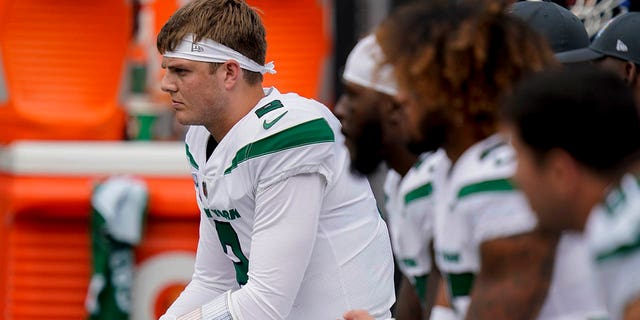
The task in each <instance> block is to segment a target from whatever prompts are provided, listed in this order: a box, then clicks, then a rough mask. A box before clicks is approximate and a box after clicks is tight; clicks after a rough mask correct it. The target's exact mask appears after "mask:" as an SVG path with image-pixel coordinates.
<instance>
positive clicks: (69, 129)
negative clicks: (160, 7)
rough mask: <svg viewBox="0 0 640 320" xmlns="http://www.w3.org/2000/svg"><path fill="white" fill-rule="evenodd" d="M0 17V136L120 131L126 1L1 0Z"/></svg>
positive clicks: (111, 134)
mask: <svg viewBox="0 0 640 320" xmlns="http://www.w3.org/2000/svg"><path fill="white" fill-rule="evenodd" d="M0 17H1V18H0V63H1V64H2V67H1V68H0V70H3V71H4V72H3V73H4V74H3V75H2V76H3V78H4V80H5V86H6V99H4V101H0V127H1V128H2V130H0V143H8V142H11V141H13V140H23V139H32V140H33V139H38V140H104V139H120V138H121V137H122V136H123V132H124V117H123V109H122V107H121V106H120V104H119V102H118V100H119V92H120V86H121V83H122V79H123V72H124V70H125V55H126V53H127V49H128V46H129V43H130V37H131V32H132V30H131V28H132V27H131V21H132V16H131V7H130V4H129V1H126V0H113V1H77V0H57V1H46V0H5V1H3V2H2V4H1V5H0Z"/></svg>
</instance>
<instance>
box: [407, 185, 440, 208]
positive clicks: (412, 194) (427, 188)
mask: <svg viewBox="0 0 640 320" xmlns="http://www.w3.org/2000/svg"><path fill="white" fill-rule="evenodd" d="M432 193H433V185H432V184H431V182H429V183H427V184H424V185H422V186H420V187H417V188H415V189H413V190H411V191H409V193H407V194H406V195H405V196H404V204H405V205H407V204H409V202H412V201H414V200H418V199H420V198H424V197H428V196H430V195H431V194H432Z"/></svg>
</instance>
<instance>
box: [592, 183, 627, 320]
mask: <svg viewBox="0 0 640 320" xmlns="http://www.w3.org/2000/svg"><path fill="white" fill-rule="evenodd" d="M585 234H586V236H587V239H588V242H589V248H590V251H591V254H592V257H593V259H594V262H595V265H596V270H597V273H598V276H599V280H600V281H599V283H600V286H601V289H602V290H603V291H604V293H605V296H606V300H607V308H608V310H609V312H610V313H611V319H614V320H615V319H621V318H622V315H623V311H624V308H625V306H626V305H627V304H628V303H629V302H631V301H633V300H635V299H638V298H640V267H639V266H640V179H639V177H638V176H634V175H632V174H628V175H625V176H624V177H623V178H622V180H621V182H620V183H619V184H618V185H617V186H616V187H614V188H612V189H611V190H610V191H609V192H608V194H607V196H606V198H605V201H603V203H602V204H601V205H599V206H597V207H595V208H594V210H593V212H592V213H591V215H590V217H589V220H588V222H587V226H586V229H585Z"/></svg>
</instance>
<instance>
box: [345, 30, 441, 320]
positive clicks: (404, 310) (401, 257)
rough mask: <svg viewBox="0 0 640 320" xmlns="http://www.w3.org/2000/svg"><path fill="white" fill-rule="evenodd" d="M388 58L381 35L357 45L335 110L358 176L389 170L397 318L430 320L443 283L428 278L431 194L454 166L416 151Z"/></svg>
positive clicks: (387, 193)
mask: <svg viewBox="0 0 640 320" xmlns="http://www.w3.org/2000/svg"><path fill="white" fill-rule="evenodd" d="M383 60H384V58H383V56H382V52H381V50H380V48H379V46H378V44H377V43H376V40H375V35H373V34H371V35H368V36H366V37H365V38H363V39H362V40H360V42H358V44H356V46H355V47H354V48H353V50H352V51H351V53H350V54H349V57H348V58H347V63H346V65H345V70H344V73H343V85H344V93H343V94H342V96H341V97H340V99H339V100H338V103H337V105H336V107H335V110H334V112H335V114H336V116H337V117H338V119H339V120H340V122H341V123H342V132H343V133H344V135H345V143H346V145H347V147H348V148H349V153H350V155H351V163H352V167H353V168H354V170H356V171H358V172H359V173H361V174H369V173H371V172H372V171H373V170H375V169H376V168H378V167H379V165H380V163H381V162H386V164H387V166H388V167H389V168H390V170H389V172H388V174H387V176H386V179H385V188H384V190H385V204H386V209H387V210H386V212H387V223H388V226H389V229H390V235H391V244H392V247H393V252H394V256H395V258H396V261H397V263H398V265H399V268H400V270H401V272H402V274H403V277H402V278H403V280H402V283H401V285H400V289H399V295H398V298H397V304H396V307H395V312H394V316H395V318H396V319H398V320H401V319H423V318H426V319H428V317H429V313H430V311H431V307H432V305H433V300H434V298H435V293H436V292H435V289H436V288H437V282H438V279H439V277H440V276H439V274H438V273H437V272H436V274H430V272H431V266H432V257H431V252H430V251H431V242H432V238H433V236H432V235H433V201H432V198H431V195H432V194H433V189H434V188H436V187H435V185H437V182H436V181H437V180H440V179H443V178H444V174H446V169H447V167H448V160H447V159H446V156H445V154H444V151H442V150H440V151H438V152H435V153H434V152H427V153H424V154H422V155H420V156H418V155H419V152H414V151H412V148H411V147H413V149H417V146H412V145H411V141H409V139H408V138H409V135H408V131H407V128H406V122H407V119H406V113H405V110H404V108H402V106H400V105H398V103H397V102H396V101H395V100H394V96H395V95H396V94H397V85H396V81H395V79H394V77H393V69H392V68H391V66H389V65H382V64H381V62H382V61H383ZM427 283H429V285H427ZM427 288H429V289H430V290H427ZM416 293H417V298H418V299H416ZM421 305H422V308H421ZM441 312H445V311H443V310H441Z"/></svg>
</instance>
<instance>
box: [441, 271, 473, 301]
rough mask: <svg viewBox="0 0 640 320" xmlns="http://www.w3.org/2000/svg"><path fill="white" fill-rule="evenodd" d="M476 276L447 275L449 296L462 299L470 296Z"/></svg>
mask: <svg viewBox="0 0 640 320" xmlns="http://www.w3.org/2000/svg"><path fill="white" fill-rule="evenodd" d="M475 277H476V275H475V274H474V273H471V272H467V273H458V274H449V273H448V274H447V275H446V278H447V283H448V285H449V294H450V295H451V297H452V298H455V297H464V296H469V295H471V289H472V288H473V281H474V280H475Z"/></svg>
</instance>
